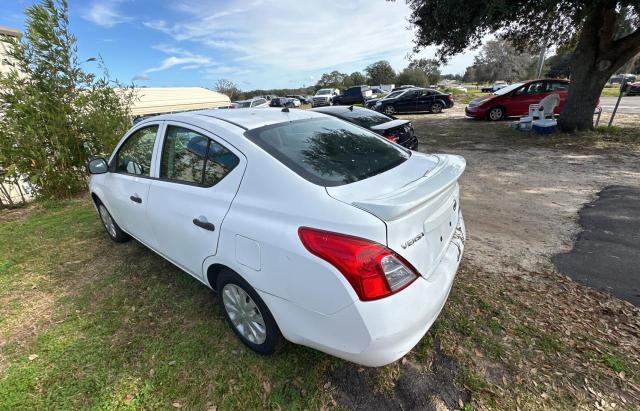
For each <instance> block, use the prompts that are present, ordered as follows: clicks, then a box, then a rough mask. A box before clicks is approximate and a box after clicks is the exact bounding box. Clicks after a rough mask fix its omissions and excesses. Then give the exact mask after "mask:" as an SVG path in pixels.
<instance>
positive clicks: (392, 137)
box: [384, 133, 398, 143]
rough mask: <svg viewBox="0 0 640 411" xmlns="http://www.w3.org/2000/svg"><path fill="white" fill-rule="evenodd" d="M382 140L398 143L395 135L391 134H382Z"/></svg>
mask: <svg viewBox="0 0 640 411" xmlns="http://www.w3.org/2000/svg"><path fill="white" fill-rule="evenodd" d="M384 138H386V139H387V140H391V141H393V142H394V143H397V142H398V136H396V135H395V134H393V133H385V134H384Z"/></svg>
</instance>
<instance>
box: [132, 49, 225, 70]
mask: <svg viewBox="0 0 640 411" xmlns="http://www.w3.org/2000/svg"><path fill="white" fill-rule="evenodd" d="M153 48H154V49H156V50H159V51H161V52H163V53H165V54H173V55H172V56H170V57H167V58H164V59H162V61H161V62H160V65H159V66H156V67H151V68H148V69H146V70H145V71H144V74H147V73H153V72H156V71H163V70H168V69H170V68H172V67H175V66H181V67H180V68H181V69H184V70H190V69H196V68H200V67H206V66H213V65H215V64H216V63H215V62H214V61H213V60H211V58H210V57H207V56H203V55H201V54H196V53H193V52H191V51H189V50H185V49H183V48H180V47H174V46H167V45H164V44H158V45H155V46H153Z"/></svg>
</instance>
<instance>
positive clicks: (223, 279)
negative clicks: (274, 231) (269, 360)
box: [216, 270, 284, 355]
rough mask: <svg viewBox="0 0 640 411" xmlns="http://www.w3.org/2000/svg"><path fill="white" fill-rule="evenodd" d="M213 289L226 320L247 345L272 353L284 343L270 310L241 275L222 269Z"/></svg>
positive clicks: (253, 348) (259, 352)
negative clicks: (215, 291) (216, 293)
mask: <svg viewBox="0 0 640 411" xmlns="http://www.w3.org/2000/svg"><path fill="white" fill-rule="evenodd" d="M216 290H217V291H218V296H219V299H220V302H221V307H222V312H223V314H224V318H225V319H226V321H227V324H229V326H230V327H231V329H232V330H233V332H234V333H235V334H236V335H237V336H238V338H240V341H242V342H243V343H244V344H245V345H246V346H247V347H249V348H251V349H252V350H253V351H255V352H257V353H258V354H263V355H267V354H272V353H274V352H276V351H278V350H279V349H280V348H281V347H282V345H283V344H284V338H283V337H282V334H281V333H280V329H279V328H278V325H277V324H276V321H275V320H274V318H273V316H272V315H271V312H270V311H269V309H268V308H267V306H266V304H265V303H264V302H263V301H262V299H261V298H260V296H259V295H258V293H257V292H256V291H255V290H254V289H253V287H251V286H250V285H249V283H247V282H246V281H245V280H244V279H242V277H240V276H239V275H238V274H236V273H234V272H233V271H231V270H224V271H222V272H221V273H220V276H219V277H218V281H217V285H216Z"/></svg>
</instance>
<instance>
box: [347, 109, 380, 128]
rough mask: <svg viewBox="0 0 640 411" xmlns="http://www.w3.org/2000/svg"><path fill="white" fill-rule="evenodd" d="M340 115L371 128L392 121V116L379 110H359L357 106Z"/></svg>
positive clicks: (361, 125)
mask: <svg viewBox="0 0 640 411" xmlns="http://www.w3.org/2000/svg"><path fill="white" fill-rule="evenodd" d="M338 115H339V116H340V117H342V118H344V119H345V120H347V121H350V122H352V123H355V124H357V125H359V126H360V127H364V128H371V127H373V126H377V125H380V124H384V123H388V122H389V121H391V118H390V117H387V116H385V115H384V114H382V113H378V112H377V111H373V110H364V109H360V110H359V109H357V108H356V109H354V110H353V111H347V112H344V113H340V114H338Z"/></svg>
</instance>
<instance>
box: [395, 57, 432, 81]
mask: <svg viewBox="0 0 640 411" xmlns="http://www.w3.org/2000/svg"><path fill="white" fill-rule="evenodd" d="M407 68H408V69H418V70H420V71H422V72H423V73H424V74H425V77H426V84H425V85H426V86H428V85H432V84H437V83H438V80H440V63H439V62H438V60H436V59H417V60H413V61H411V63H409V67H407ZM399 83H400V82H399ZM402 84H407V83H402ZM408 84H413V83H408ZM416 86H417V84H416Z"/></svg>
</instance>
